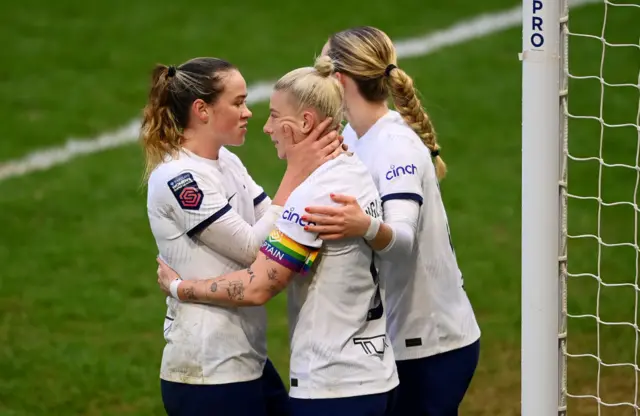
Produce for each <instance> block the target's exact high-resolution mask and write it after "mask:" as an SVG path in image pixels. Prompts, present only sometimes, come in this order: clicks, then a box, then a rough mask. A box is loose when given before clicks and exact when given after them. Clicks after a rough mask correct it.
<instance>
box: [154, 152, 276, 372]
mask: <svg viewBox="0 0 640 416" xmlns="http://www.w3.org/2000/svg"><path fill="white" fill-rule="evenodd" d="M264 198H266V195H265V194H264V191H263V190H262V188H261V187H259V186H258V185H257V184H256V183H255V182H254V181H253V179H251V177H250V176H249V173H248V172H247V170H246V169H245V167H244V166H243V165H242V162H240V159H238V157H237V156H236V155H234V154H233V153H231V152H230V151H228V150H226V149H224V148H223V149H221V150H220V155H219V158H218V160H210V159H205V158H201V157H199V156H197V155H195V154H193V153H191V152H189V151H187V150H184V151H182V152H180V153H179V155H178V156H177V157H176V158H175V159H167V160H166V161H165V162H164V163H162V164H160V165H159V166H158V167H157V168H156V169H155V170H154V171H153V172H152V174H151V177H150V178H149V184H148V195H147V211H148V216H149V222H150V225H151V230H152V232H153V236H154V237H155V240H156V243H157V246H158V250H159V252H160V256H161V257H162V259H163V260H164V261H166V262H167V264H168V265H169V266H171V267H172V268H173V269H174V270H176V271H177V272H178V274H180V276H181V277H182V278H183V279H185V280H189V279H196V278H202V279H205V278H211V277H215V276H220V275H223V274H225V273H229V272H233V271H237V270H240V269H242V268H243V267H242V266H241V265H240V264H238V263H236V262H234V261H233V260H231V259H229V258H226V257H224V256H222V255H220V254H217V253H216V252H214V251H213V250H211V249H210V248H209V247H207V246H206V245H205V244H203V243H202V242H200V241H199V240H198V239H197V238H195V237H194V234H196V233H197V232H198V231H201V230H203V229H205V228H206V227H207V226H208V225H210V224H212V223H213V222H215V221H216V220H218V219H219V218H221V217H222V216H223V215H225V214H226V213H227V212H229V211H230V210H234V211H236V212H237V213H238V214H239V215H241V216H242V218H244V220H245V221H247V223H249V224H254V223H255V221H256V218H255V214H254V205H255V204H257V203H259V202H260V201H261V200H263V199H264ZM167 306H168V309H167V315H166V319H165V327H164V335H165V339H166V342H167V344H166V346H165V348H164V352H163V355H162V367H161V371H160V377H161V378H162V379H164V380H167V381H173V382H180V383H188V384H224V383H232V382H240V381H248V380H255V379H257V378H259V377H260V376H261V375H262V369H263V366H264V362H265V360H266V338H265V332H266V313H265V309H264V308H263V307H244V308H221V307H216V306H208V305H199V304H194V303H186V302H185V303H183V302H179V301H177V300H175V299H173V298H168V300H167Z"/></svg>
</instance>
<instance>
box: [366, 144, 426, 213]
mask: <svg viewBox="0 0 640 416" xmlns="http://www.w3.org/2000/svg"><path fill="white" fill-rule="evenodd" d="M424 168H425V166H424V156H423V155H422V152H418V151H416V149H414V148H413V146H411V144H410V143H409V142H408V140H407V139H406V138H404V137H401V136H400V137H394V136H392V137H389V138H388V139H387V140H385V148H384V150H383V151H381V152H379V153H378V155H377V158H376V167H375V169H376V170H377V172H375V173H376V175H377V176H378V190H379V191H380V196H381V197H382V202H383V203H384V202H386V201H391V200H398V199H400V200H402V199H409V200H413V201H416V202H417V203H418V204H420V205H422V199H423V191H422V178H423V174H424V172H421V170H422V169H424Z"/></svg>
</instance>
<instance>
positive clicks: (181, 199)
mask: <svg viewBox="0 0 640 416" xmlns="http://www.w3.org/2000/svg"><path fill="white" fill-rule="evenodd" d="M167 185H169V188H170V189H171V192H173V196H175V197H176V200H178V204H180V206H181V207H182V209H188V210H192V211H197V210H199V209H200V205H201V204H202V196H203V193H202V190H201V189H200V188H198V183H197V182H196V180H195V179H193V175H191V174H190V173H188V172H187V173H182V174H180V175H178V176H176V177H175V178H173V179H171V180H170V181H169V182H167Z"/></svg>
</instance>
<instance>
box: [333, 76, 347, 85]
mask: <svg viewBox="0 0 640 416" xmlns="http://www.w3.org/2000/svg"><path fill="white" fill-rule="evenodd" d="M334 75H335V76H336V78H338V81H339V82H340V84H341V85H342V88H344V87H345V86H346V85H347V76H346V75H345V74H343V73H341V72H336V73H335V74H334Z"/></svg>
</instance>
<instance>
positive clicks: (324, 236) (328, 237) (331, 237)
mask: <svg viewBox="0 0 640 416" xmlns="http://www.w3.org/2000/svg"><path fill="white" fill-rule="evenodd" d="M318 238H320V239H321V240H323V241H331V240H340V239H341V238H344V236H343V235H342V234H319V235H318Z"/></svg>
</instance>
